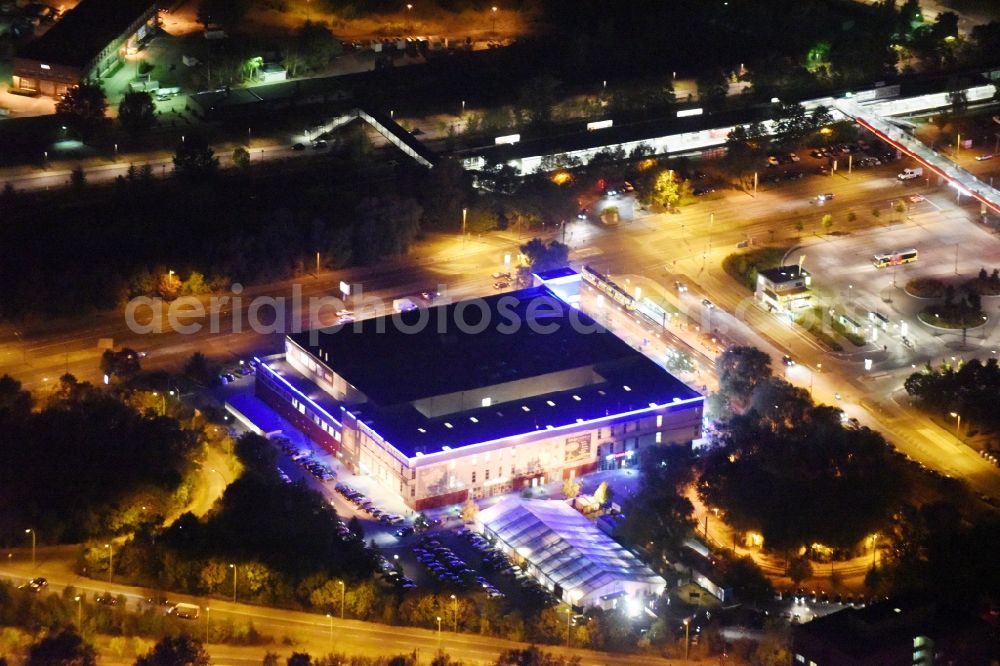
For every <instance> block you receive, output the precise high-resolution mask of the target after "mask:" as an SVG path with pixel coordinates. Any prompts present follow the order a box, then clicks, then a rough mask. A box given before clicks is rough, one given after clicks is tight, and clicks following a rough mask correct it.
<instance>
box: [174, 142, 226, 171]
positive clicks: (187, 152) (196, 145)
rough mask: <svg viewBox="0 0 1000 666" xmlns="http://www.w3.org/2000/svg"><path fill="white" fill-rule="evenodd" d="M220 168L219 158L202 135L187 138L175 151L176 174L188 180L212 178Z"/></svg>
mask: <svg viewBox="0 0 1000 666" xmlns="http://www.w3.org/2000/svg"><path fill="white" fill-rule="evenodd" d="M218 168H219V158H218V157H216V156H215V151H213V150H212V148H211V146H209V145H208V142H206V141H205V139H204V137H202V136H200V135H197V134H196V135H191V136H186V137H185V138H184V140H183V141H181V143H180V145H179V146H177V150H176V151H174V174H175V175H177V176H179V177H181V178H184V179H186V180H189V181H197V180H200V179H203V178H206V177H209V176H212V175H214V174H215V172H216V171H217V170H218Z"/></svg>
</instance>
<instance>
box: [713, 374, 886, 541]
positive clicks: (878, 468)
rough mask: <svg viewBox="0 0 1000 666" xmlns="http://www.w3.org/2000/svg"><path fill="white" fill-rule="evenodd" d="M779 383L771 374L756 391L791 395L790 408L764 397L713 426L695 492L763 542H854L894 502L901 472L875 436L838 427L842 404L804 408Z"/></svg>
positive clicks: (883, 518) (870, 529) (883, 520)
mask: <svg viewBox="0 0 1000 666" xmlns="http://www.w3.org/2000/svg"><path fill="white" fill-rule="evenodd" d="M774 383H778V384H779V387H777V388H772V386H771V385H772V384H774ZM784 383H785V382H784V381H783V380H780V379H775V378H772V379H769V380H767V381H765V382H764V383H762V384H761V385H760V386H758V388H757V390H758V391H762V392H763V391H766V392H767V393H768V395H769V396H776V395H785V396H788V395H792V396H793V399H792V400H790V401H789V402H790V403H792V406H791V407H788V405H787V404H786V405H784V406H783V405H782V403H778V404H777V405H774V404H772V403H771V402H768V403H765V404H763V405H762V406H761V409H763V413H762V412H758V411H757V409H756V408H754V409H750V410H749V411H748V412H747V413H746V414H744V415H737V416H734V417H732V419H730V420H729V421H728V422H726V423H724V424H722V425H720V432H719V438H718V440H719V441H718V446H716V447H715V448H714V449H713V450H712V451H711V453H710V454H709V455H708V457H707V459H706V461H705V466H704V471H703V473H702V476H701V478H700V480H699V482H698V493H699V495H700V496H701V497H702V499H703V500H704V501H705V502H706V503H707V504H709V505H711V506H716V507H720V508H721V509H723V511H725V515H726V520H727V522H728V523H729V524H730V525H732V526H733V527H735V528H736V529H739V530H744V531H748V530H753V531H756V532H760V533H761V534H763V535H764V540H765V544H766V545H768V546H769V547H772V548H775V549H778V550H782V549H788V550H790V549H795V548H798V547H799V546H804V545H808V544H812V543H817V542H818V543H822V544H825V545H828V546H833V547H843V548H846V547H851V546H854V545H855V544H856V543H858V542H859V541H860V540H861V539H862V538H864V537H865V536H866V535H868V534H871V533H872V532H874V531H877V530H878V529H880V528H881V527H882V526H884V525H885V523H886V521H887V520H888V518H889V516H890V515H891V514H892V513H893V511H894V510H895V509H896V508H897V507H898V506H899V504H900V502H901V499H902V497H903V492H904V482H903V481H902V479H901V478H900V474H901V470H900V469H899V468H898V465H897V464H896V463H895V461H894V459H893V458H892V456H891V454H890V450H889V445H888V444H887V443H886V441H885V440H884V439H883V438H882V436H881V435H879V434H878V433H876V432H874V431H872V430H869V429H867V428H860V429H857V430H855V429H848V428H845V427H844V426H843V425H842V424H841V416H840V411H839V410H836V409H832V408H830V407H824V406H820V407H814V408H811V409H810V408H806V407H805V405H803V404H802V402H803V396H801V395H799V396H798V397H795V396H796V393H797V389H793V388H791V387H783V386H780V385H781V384H784ZM752 402H753V401H752Z"/></svg>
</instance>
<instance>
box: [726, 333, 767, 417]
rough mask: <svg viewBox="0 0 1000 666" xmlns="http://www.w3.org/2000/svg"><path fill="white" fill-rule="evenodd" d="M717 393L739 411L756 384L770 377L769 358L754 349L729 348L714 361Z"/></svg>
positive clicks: (748, 398)
mask: <svg viewBox="0 0 1000 666" xmlns="http://www.w3.org/2000/svg"><path fill="white" fill-rule="evenodd" d="M715 372H716V375H717V376H718V377H719V392H720V393H721V394H722V395H723V397H724V398H725V399H726V400H728V401H729V403H730V405H731V406H732V407H733V408H734V409H736V410H740V409H742V408H743V407H744V406H746V404H747V403H748V402H749V400H750V395H751V394H752V393H753V390H754V388H756V386H757V384H758V383H760V382H762V381H764V380H765V379H767V378H768V377H770V376H771V357H770V356H768V355H767V354H765V353H764V352H762V351H760V350H759V349H757V348H756V347H730V348H729V349H727V350H726V351H724V352H722V353H721V354H719V356H718V357H717V358H716V359H715Z"/></svg>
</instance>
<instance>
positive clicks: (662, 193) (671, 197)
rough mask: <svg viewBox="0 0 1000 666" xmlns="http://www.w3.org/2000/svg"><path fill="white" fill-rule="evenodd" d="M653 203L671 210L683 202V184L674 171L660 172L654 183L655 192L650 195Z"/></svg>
mask: <svg viewBox="0 0 1000 666" xmlns="http://www.w3.org/2000/svg"><path fill="white" fill-rule="evenodd" d="M649 200H650V202H651V203H653V204H655V205H657V206H662V207H663V208H666V209H667V210H670V209H671V208H673V207H674V206H676V205H677V204H678V203H679V202H680V200H681V183H679V182H678V178H677V176H676V174H675V173H674V170H673V169H665V170H663V171H661V172H660V174H659V175H658V176H657V177H656V181H655V182H654V183H653V190H652V192H651V193H650V196H649Z"/></svg>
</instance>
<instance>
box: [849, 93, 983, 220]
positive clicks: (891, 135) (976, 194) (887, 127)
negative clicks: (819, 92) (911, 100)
mask: <svg viewBox="0 0 1000 666" xmlns="http://www.w3.org/2000/svg"><path fill="white" fill-rule="evenodd" d="M833 106H834V107H835V108H836V109H837V110H838V111H840V112H841V113H843V114H844V115H845V116H848V117H850V118H852V119H853V120H854V121H855V122H856V123H858V124H859V125H861V126H862V127H864V128H865V129H867V130H869V131H870V132H872V133H874V134H875V135H876V136H878V137H879V138H881V139H882V140H884V141H886V142H887V143H889V144H890V145H892V146H893V147H895V148H897V149H898V150H901V151H903V152H904V153H906V154H907V155H909V156H910V157H912V158H914V159H915V160H917V161H918V162H920V163H921V164H922V165H924V167H925V168H927V169H930V170H931V171H933V172H934V173H936V174H937V175H938V176H940V177H941V178H943V179H944V180H946V181H948V184H949V185H951V186H952V187H953V188H955V190H957V191H958V192H959V193H960V194H964V195H967V196H970V197H973V198H975V199H977V200H978V201H979V202H980V203H981V204H983V205H984V206H986V207H989V208H990V209H992V210H993V212H995V213H998V214H1000V190H997V189H996V188H994V187H991V186H990V185H988V184H986V183H984V182H983V181H981V180H979V179H978V178H976V177H975V176H974V175H972V174H971V173H969V172H968V171H966V170H965V169H963V168H962V167H961V166H959V165H958V164H955V163H954V162H953V161H951V160H950V159H948V158H946V157H944V156H943V155H941V154H940V153H939V152H937V151H935V150H933V149H931V148H929V147H928V146H927V145H926V144H924V143H923V142H921V141H919V140H918V139H916V138H915V137H913V136H911V135H910V134H908V133H907V132H905V131H904V130H902V129H900V128H899V127H897V126H896V125H894V124H893V123H892V122H891V121H889V120H887V119H885V118H883V117H882V116H880V115H878V114H877V113H875V112H874V111H872V110H870V109H867V108H865V107H864V106H862V105H861V104H858V103H857V102H855V101H853V100H851V99H837V100H834V102H833Z"/></svg>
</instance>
